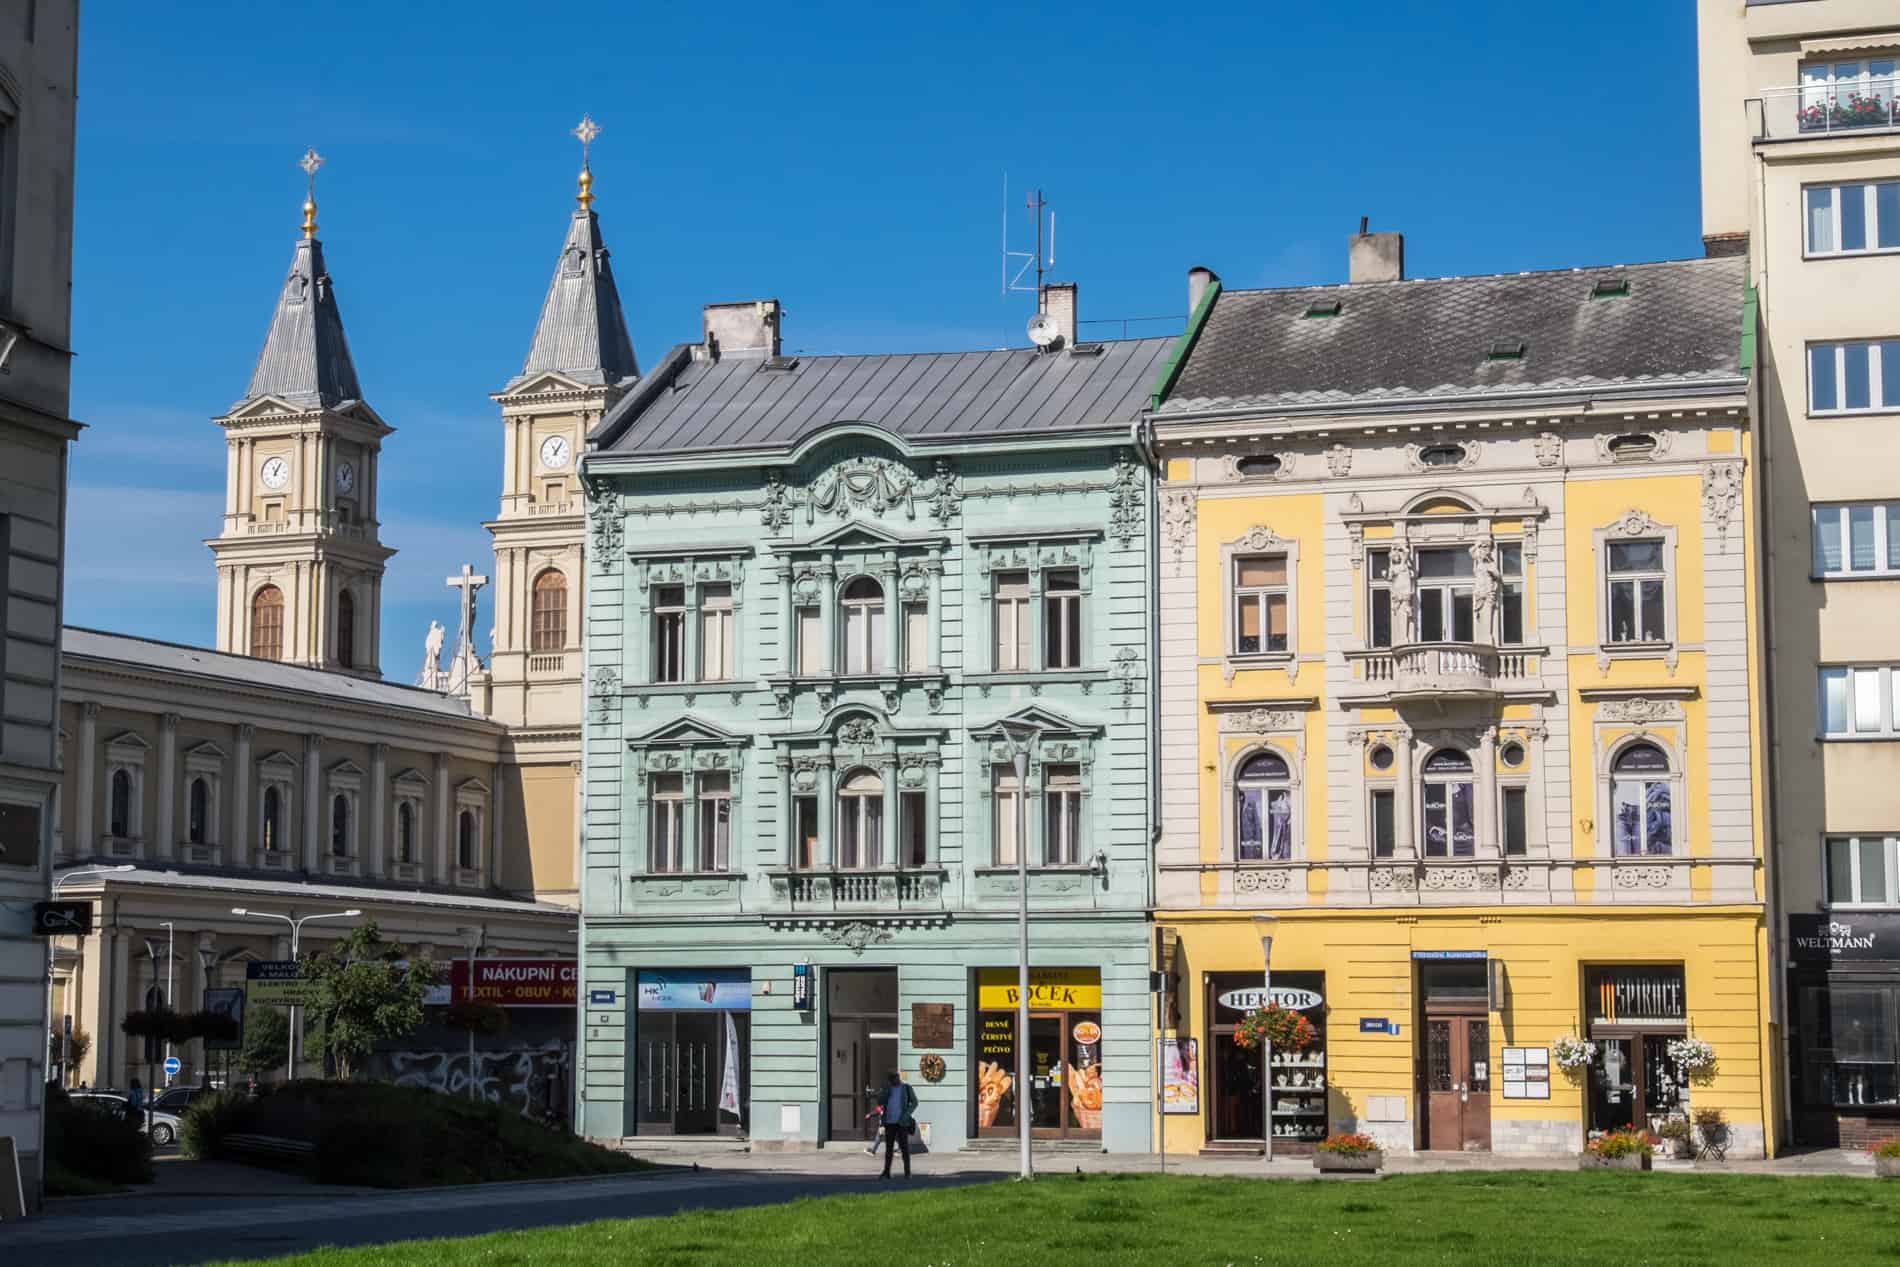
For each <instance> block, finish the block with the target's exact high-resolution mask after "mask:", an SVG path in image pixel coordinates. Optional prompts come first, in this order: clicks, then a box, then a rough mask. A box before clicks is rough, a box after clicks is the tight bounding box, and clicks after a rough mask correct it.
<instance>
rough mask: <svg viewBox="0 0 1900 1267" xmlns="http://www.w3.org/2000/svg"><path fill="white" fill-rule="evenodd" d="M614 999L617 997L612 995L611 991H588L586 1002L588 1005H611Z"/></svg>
mask: <svg viewBox="0 0 1900 1267" xmlns="http://www.w3.org/2000/svg"><path fill="white" fill-rule="evenodd" d="M616 997H617V996H616V995H615V994H614V992H613V991H612V990H589V991H588V992H587V1001H588V1003H590V1004H602V1005H604V1004H608V1003H612V1002H614V1001H615V999H616Z"/></svg>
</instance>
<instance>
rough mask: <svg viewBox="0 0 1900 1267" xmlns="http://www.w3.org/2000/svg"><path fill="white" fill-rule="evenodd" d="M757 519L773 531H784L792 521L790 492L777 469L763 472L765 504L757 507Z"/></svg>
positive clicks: (783, 477)
mask: <svg viewBox="0 0 1900 1267" xmlns="http://www.w3.org/2000/svg"><path fill="white" fill-rule="evenodd" d="M759 519H760V520H761V521H762V522H763V523H764V524H765V526H766V527H767V528H770V529H771V530H772V531H773V532H783V531H785V528H786V526H787V525H788V524H790V523H791V522H792V493H791V490H790V489H788V488H786V487H785V476H784V475H782V474H781V473H779V472H778V471H777V470H771V471H767V472H766V473H765V504H764V505H763V506H761V507H760V508H759Z"/></svg>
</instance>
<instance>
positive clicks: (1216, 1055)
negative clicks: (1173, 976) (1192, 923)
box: [1203, 972, 1327, 1153]
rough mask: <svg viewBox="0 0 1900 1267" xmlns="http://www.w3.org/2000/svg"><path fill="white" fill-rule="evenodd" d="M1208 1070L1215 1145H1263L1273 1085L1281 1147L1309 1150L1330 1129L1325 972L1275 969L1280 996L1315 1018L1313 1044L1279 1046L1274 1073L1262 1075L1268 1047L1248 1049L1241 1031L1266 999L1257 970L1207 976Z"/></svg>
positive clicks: (1273, 1059) (1208, 1125) (1271, 1066)
mask: <svg viewBox="0 0 1900 1267" xmlns="http://www.w3.org/2000/svg"><path fill="white" fill-rule="evenodd" d="M1203 991H1204V993H1205V996H1206V1003H1205V1009H1206V1010H1205V1015H1206V1016H1207V1018H1208V1026H1207V1057H1206V1061H1205V1063H1206V1066H1207V1070H1208V1088H1207V1110H1206V1112H1207V1121H1206V1129H1207V1139H1208V1144H1209V1147H1210V1148H1212V1149H1215V1150H1220V1149H1222V1148H1231V1147H1242V1148H1249V1149H1257V1148H1259V1147H1260V1144H1261V1125H1260V1124H1261V1122H1262V1121H1263V1120H1264V1118H1265V1116H1266V1114H1265V1112H1264V1109H1265V1104H1266V1096H1267V1094H1268V1087H1269V1086H1270V1087H1271V1096H1272V1102H1273V1136H1274V1147H1275V1149H1276V1150H1278V1149H1281V1148H1282V1146H1283V1145H1292V1146H1293V1147H1292V1148H1290V1149H1289V1150H1288V1151H1292V1152H1295V1153H1298V1152H1301V1151H1303V1149H1302V1148H1301V1147H1300V1146H1301V1145H1310V1144H1311V1143H1312V1142H1313V1141H1315V1140H1318V1139H1323V1138H1324V1137H1325V1135H1326V1116H1327V1114H1326V1094H1327V1086H1326V1003H1325V997H1326V974H1325V973H1323V972H1276V973H1274V974H1273V995H1272V998H1273V1001H1274V1002H1275V1003H1278V1004H1279V1005H1280V1006H1281V1007H1286V1008H1292V1009H1293V1010H1294V1011H1297V1012H1300V1013H1302V1014H1304V1015H1305V1017H1306V1019H1307V1020H1309V1021H1311V1022H1312V1023H1313V1030H1314V1034H1315V1039H1314V1042H1313V1043H1312V1045H1311V1046H1309V1047H1307V1048H1305V1049H1303V1050H1301V1051H1275V1052H1273V1053H1272V1055H1271V1058H1270V1063H1269V1066H1268V1068H1269V1074H1268V1077H1267V1079H1265V1080H1263V1079H1262V1078H1261V1074H1260V1058H1261V1054H1262V1053H1261V1051H1260V1049H1259V1048H1258V1047H1253V1048H1247V1047H1241V1046H1239V1045H1238V1044H1237V1043H1235V1041H1234V1033H1235V1031H1236V1030H1237V1029H1238V1028H1239V1026H1240V1022H1241V1020H1242V1019H1243V1018H1244V1017H1245V1016H1246V1015H1247V1013H1249V1012H1251V1011H1253V1010H1254V1009H1255V1008H1258V1007H1260V1006H1262V1004H1263V1003H1264V1001H1265V1000H1266V998H1267V994H1266V991H1265V989H1264V988H1263V983H1262V979H1261V974H1260V973H1258V972H1210V973H1207V974H1205V978H1204V984H1203Z"/></svg>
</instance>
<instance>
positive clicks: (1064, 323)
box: [1042, 282, 1075, 348]
mask: <svg viewBox="0 0 1900 1267" xmlns="http://www.w3.org/2000/svg"><path fill="white" fill-rule="evenodd" d="M1042 310H1043V312H1044V313H1046V314H1048V316H1049V317H1050V318H1051V319H1052V320H1054V321H1055V323H1056V329H1057V330H1058V331H1060V332H1061V334H1062V342H1061V343H1059V344H1056V346H1057V347H1064V348H1072V347H1074V346H1075V283H1074V282H1045V283H1044V284H1043V287H1042Z"/></svg>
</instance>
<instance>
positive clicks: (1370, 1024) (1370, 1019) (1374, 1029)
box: [1359, 1016, 1392, 1034]
mask: <svg viewBox="0 0 1900 1267" xmlns="http://www.w3.org/2000/svg"><path fill="white" fill-rule="evenodd" d="M1391 1028H1392V1022H1391V1021H1388V1020H1387V1019H1386V1018H1385V1017H1383V1016H1362V1017H1360V1018H1359V1032H1360V1033H1361V1034H1383V1033H1385V1032H1386V1031H1387V1030H1389V1029H1391Z"/></svg>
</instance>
